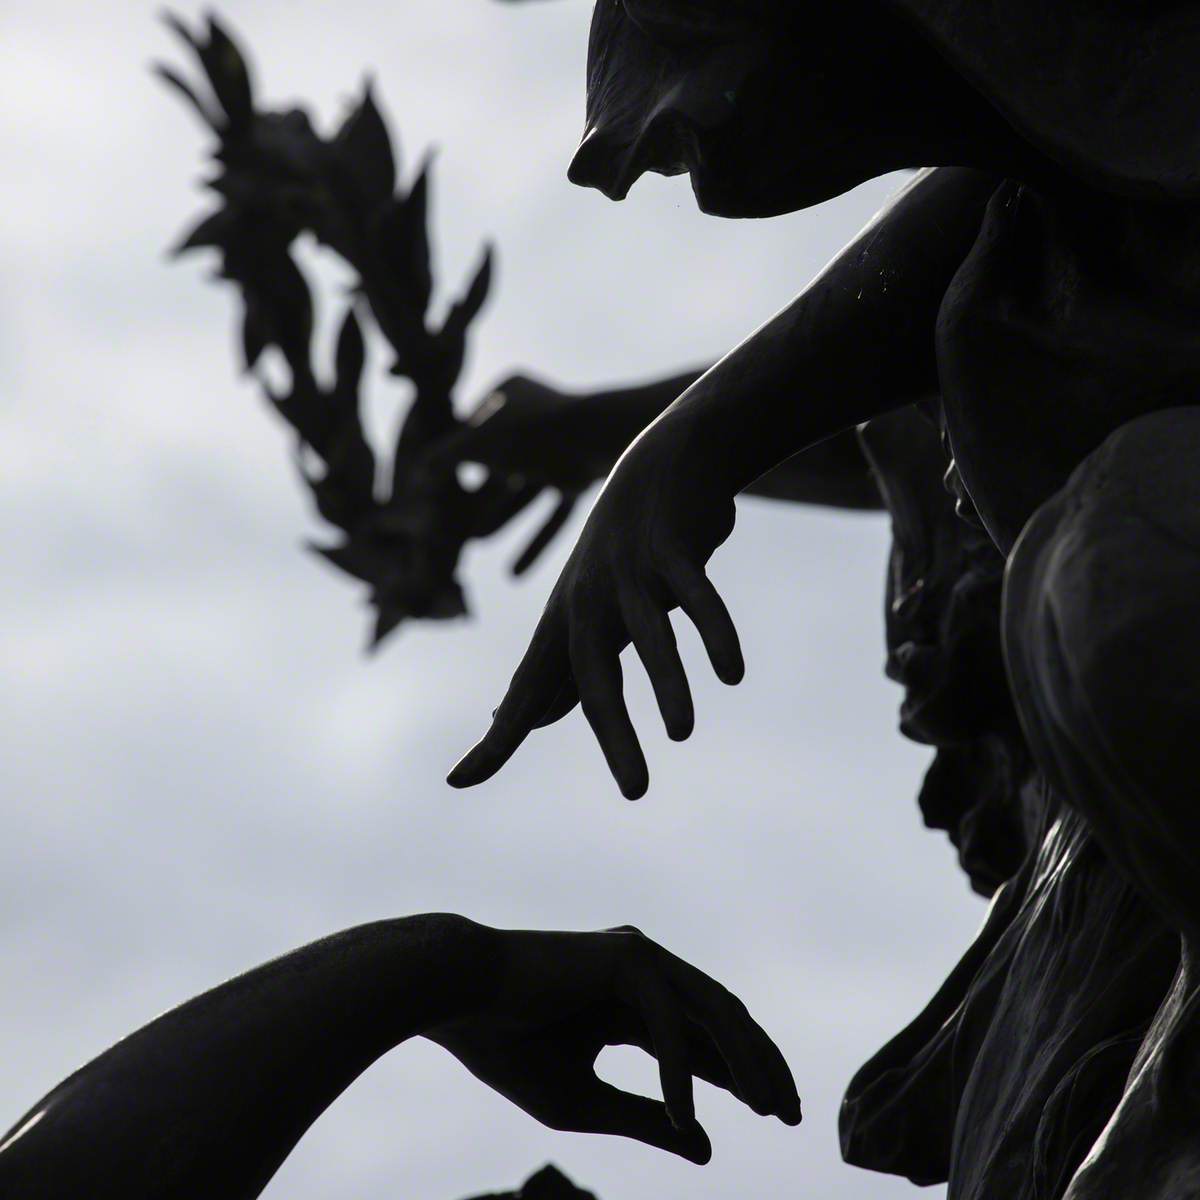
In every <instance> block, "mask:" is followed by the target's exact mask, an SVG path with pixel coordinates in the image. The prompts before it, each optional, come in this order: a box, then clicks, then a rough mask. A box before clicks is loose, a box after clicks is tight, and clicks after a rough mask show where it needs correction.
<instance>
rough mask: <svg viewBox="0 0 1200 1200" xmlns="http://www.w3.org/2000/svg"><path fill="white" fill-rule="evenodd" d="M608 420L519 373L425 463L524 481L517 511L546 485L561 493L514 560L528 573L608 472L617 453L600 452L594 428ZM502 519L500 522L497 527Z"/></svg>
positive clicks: (435, 448)
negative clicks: (468, 466)
mask: <svg viewBox="0 0 1200 1200" xmlns="http://www.w3.org/2000/svg"><path fill="white" fill-rule="evenodd" d="M609 423H610V422H609V421H608V419H607V416H606V414H605V413H604V411H603V409H602V408H598V407H596V406H594V405H590V404H588V403H587V402H586V401H585V400H583V399H580V398H574V397H570V396H567V395H564V394H563V393H562V392H559V391H557V390H556V389H555V388H552V387H550V386H548V385H547V384H544V383H539V382H538V381H537V380H534V379H530V378H528V377H527V376H524V375H513V376H512V377H511V378H509V379H506V380H505V381H504V382H503V383H501V384H500V385H499V386H498V387H496V388H495V389H493V390H492V391H491V392H490V393H489V394H488V395H487V396H486V397H485V398H484V400H483V401H482V402H481V403H480V404H479V406H478V407H477V408H476V409H475V411H474V412H473V413H471V414H470V415H469V416H468V417H467V419H466V421H465V422H464V424H462V425H461V426H459V427H458V428H457V429H456V430H455V431H454V432H453V433H452V434H450V435H449V436H448V437H445V438H443V439H442V440H441V441H439V442H437V443H436V444H435V445H434V446H433V447H431V449H430V451H429V453H428V455H427V456H426V459H425V463H424V466H425V467H426V469H427V470H432V471H435V472H436V471H438V470H440V469H449V468H453V467H456V466H458V465H459V464H460V463H476V464H478V465H480V466H483V467H486V468H487V469H488V471H489V473H490V476H491V479H492V480H493V481H495V480H496V479H508V480H510V481H519V482H520V487H521V491H522V493H523V502H522V504H521V506H520V508H516V507H515V506H514V509H513V511H512V513H511V515H516V513H517V512H519V511H521V510H522V509H523V508H524V507H525V506H526V505H527V504H528V503H529V502H530V501H531V500H532V499H533V498H536V496H537V495H539V494H540V493H541V492H542V491H544V490H546V489H550V490H553V491H556V492H557V493H558V502H557V503H556V505H555V506H554V508H553V510H552V511H551V513H550V515H549V517H548V518H547V519H546V520H545V521H544V522H543V523H542V525H541V527H540V528H539V529H538V531H537V533H535V534H534V536H533V538H532V539H531V540H530V542H529V543H528V544H527V545H526V547H525V549H524V550H523V551H522V552H521V553H520V554H519V555H518V556H517V559H516V560H515V562H514V563H513V574H515V575H523V574H524V573H525V572H526V571H528V570H529V568H530V567H532V566H533V564H534V563H535V562H536V561H537V560H538V559H539V558H540V557H541V555H542V553H543V552H544V551H545V549H546V547H547V546H549V545H550V543H551V542H552V541H553V540H554V538H555V537H556V536H557V535H558V534H559V533H560V532H561V531H562V529H563V527H564V526H565V525H566V524H567V522H568V521H569V520H570V518H571V515H572V513H573V512H574V511H575V506H576V505H577V504H578V503H579V495H580V493H581V492H583V491H584V490H586V489H587V488H588V487H590V486H591V485H592V484H593V483H595V482H596V481H598V480H600V479H603V478H604V476H605V475H606V474H607V472H608V469H609V467H610V466H611V463H612V459H613V458H614V457H615V453H614V454H612V455H611V456H609V457H607V459H606V457H605V455H604V454H603V453H601V452H600V451H599V445H600V439H599V438H598V437H597V429H596V428H594V427H595V426H600V427H604V426H606V425H607V424H609ZM635 432H636V431H635ZM630 436H632V434H630ZM508 516H509V514H505V517H506V519H507V518H508ZM503 523H504V520H500V521H497V522H495V527H496V528H499V526H500V525H502V524H503ZM485 532H486V533H491V532H494V529H492V528H488V529H487V530H486V531H485Z"/></svg>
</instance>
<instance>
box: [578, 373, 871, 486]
mask: <svg viewBox="0 0 1200 1200" xmlns="http://www.w3.org/2000/svg"><path fill="white" fill-rule="evenodd" d="M704 373H705V371H704V369H698V370H691V371H685V372H683V373H681V374H678V375H672V376H670V377H669V378H667V379H661V380H655V381H654V382H652V383H647V384H640V385H638V386H635V387H625V388H611V389H606V390H604V391H599V392H591V393H588V394H587V395H583V396H580V397H578V399H577V400H576V401H575V403H578V404H584V405H587V406H588V408H589V410H590V411H591V414H592V416H591V419H590V420H589V422H588V429H589V440H590V441H591V442H592V444H593V446H594V448H595V464H596V469H595V479H596V480H597V481H598V480H601V479H603V478H604V476H606V475H607V474H608V472H609V471H610V470H612V467H613V464H614V463H615V462H616V461H617V459H618V458H620V457H621V454H622V453H623V452H624V450H625V448H626V447H627V446H628V445H629V443H630V442H632V441H633V439H634V438H635V437H637V435H638V434H639V433H641V431H642V430H643V429H645V428H646V426H647V425H649V424H650V423H651V422H652V421H654V420H656V419H657V418H658V417H659V416H660V415H661V414H662V413H663V411H664V410H665V409H666V408H667V407H668V406H669V405H670V404H672V403H673V402H674V401H675V400H677V399H678V398H679V397H680V396H681V395H682V394H683V393H684V392H685V391H687V389H688V388H689V387H691V386H692V384H693V383H695V382H696V380H698V379H699V378H700V377H701V376H702V375H703V374H704ZM746 491H747V492H748V493H750V494H751V495H754V496H765V497H767V498H769V499H772V500H786V501H790V502H792V503H796V504H820V505H826V506H829V507H831V508H855V509H879V508H882V507H883V501H882V500H881V498H880V495H879V488H878V487H877V486H876V484H875V479H874V476H873V475H872V474H871V469H870V467H869V466H868V465H867V460H866V458H865V457H864V456H863V453H862V449H861V447H860V446H859V442H858V434H857V433H856V431H855V430H847V431H845V432H843V433H840V434H837V435H835V436H834V437H832V438H828V439H827V440H825V441H823V442H820V443H818V444H817V445H816V446H812V447H810V448H809V449H807V450H805V451H803V452H802V453H800V454H795V455H793V456H792V457H791V458H789V459H787V460H785V461H784V462H782V463H780V464H779V466H777V467H775V468H773V469H772V470H770V471H768V472H767V473H766V474H765V475H763V476H762V477H761V478H759V479H756V480H755V481H754V482H753V483H752V484H751V485H750V486H749V487H748V488H747V489H746Z"/></svg>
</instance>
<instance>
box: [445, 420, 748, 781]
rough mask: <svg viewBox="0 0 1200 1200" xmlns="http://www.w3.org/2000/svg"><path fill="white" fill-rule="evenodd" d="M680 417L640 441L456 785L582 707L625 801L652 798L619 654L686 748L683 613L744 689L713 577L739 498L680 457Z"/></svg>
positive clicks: (592, 520)
mask: <svg viewBox="0 0 1200 1200" xmlns="http://www.w3.org/2000/svg"><path fill="white" fill-rule="evenodd" d="M671 415H672V414H670V413H668V414H667V415H666V416H665V417H664V418H663V419H662V420H660V421H659V422H657V423H656V424H655V425H652V426H651V427H650V428H649V429H648V430H647V431H646V432H645V433H644V434H643V435H642V436H641V437H640V438H639V439H638V440H637V441H635V442H634V443H633V445H632V446H631V447H630V448H629V450H627V451H626V453H625V455H624V457H623V458H622V459H621V461H620V462H619V463H618V464H617V466H616V468H615V470H614V471H613V473H612V475H611V476H610V477H609V480H608V483H607V484H605V487H604V490H603V491H602V492H601V493H600V496H599V498H598V499H597V501H596V505H595V507H594V508H593V509H592V513H591V515H590V516H589V517H588V520H587V524H586V525H585V526H584V528H583V532H582V533H581V534H580V537H579V541H578V543H577V544H576V546H575V549H574V551H573V552H572V554H571V557H570V558H569V559H568V561H567V564H566V566H565V567H564V568H563V571H562V574H561V575H560V576H559V579H558V583H557V584H556V585H555V587H554V590H553V592H552V593H551V595H550V599H549V601H548V602H547V604H546V608H545V611H544V612H543V614H542V618H541V620H540V621H539V622H538V626H537V629H536V630H535V632H534V635H533V640H532V642H531V643H530V645H529V649H528V650H527V651H526V653H525V657H524V658H523V659H522V660H521V664H520V666H519V667H518V668H517V671H516V674H515V675H514V676H513V678H512V682H511V683H510V685H509V689H508V693H507V694H506V695H505V697H504V699H503V701H502V702H501V704H500V707H499V708H498V709H497V710H496V712H495V714H494V717H493V720H492V725H491V728H490V729H489V730H488V732H487V734H486V735H485V736H484V738H483V740H482V741H480V742H479V744H478V745H476V746H475V748H474V749H473V750H471V751H470V752H469V753H468V754H467V755H466V756H465V757H464V758H463V759H462V761H461V762H459V764H458V765H457V766H456V767H455V768H454V770H453V771H451V773H450V776H449V780H448V781H449V783H450V784H451V785H452V786H454V787H470V786H472V785H474V784H477V783H482V782H483V781H484V780H485V779H488V778H490V777H491V776H492V775H494V774H495V773H496V772H497V771H498V770H499V769H500V768H501V767H502V766H503V765H504V764H505V763H506V762H507V761H508V759H509V758H510V757H512V755H513V753H514V752H515V751H516V749H517V747H518V746H520V745H521V743H522V742H523V741H524V740H525V738H526V737H527V736H528V735H529V733H530V732H531V731H532V730H533V729H535V728H538V727H540V726H542V725H548V724H551V723H552V722H554V721H557V720H559V719H560V718H561V717H563V716H565V715H566V714H567V713H568V712H570V710H571V709H572V708H574V707H575V705H576V704H577V703H582V706H583V711H584V715H585V716H586V717H587V720H588V723H589V724H590V725H591V727H592V731H593V732H594V733H595V735H596V740H597V741H598V742H599V743H600V747H601V749H602V750H603V751H604V755H605V758H606V759H607V760H608V765H609V769H610V770H611V771H612V773H613V776H614V777H615V778H616V780H617V783H618V785H619V786H620V788H621V791H622V792H623V793H624V794H625V796H627V797H628V798H629V799H637V798H638V797H640V796H642V795H643V794H644V793H645V791H646V788H647V787H648V786H649V773H648V770H647V767H646V760H645V756H644V755H643V754H642V748H641V745H640V744H639V742H638V738H637V733H636V732H635V730H634V728H633V724H632V722H631V721H630V719H629V713H628V711H627V710H626V707H625V699H624V695H623V692H622V681H621V663H620V654H621V651H622V650H623V649H624V648H625V647H626V646H627V645H629V644H630V642H632V643H633V645H634V646H635V648H636V649H637V653H638V656H639V657H640V658H641V660H642V663H643V665H644V666H645V668H646V671H647V674H648V675H649V676H650V681H651V683H652V684H653V686H654V692H655V696H656V697H657V700H658V705H659V709H660V711H661V712H662V716H663V721H664V723H665V725H666V728H667V733H668V735H669V736H670V737H671V738H673V739H675V740H676V741H682V740H684V739H685V738H687V737H688V736H689V735H690V734H691V731H692V727H693V724H694V713H693V708H692V697H691V691H690V689H689V687H688V681H687V676H686V674H685V673H684V669H683V663H682V662H681V661H680V658H679V651H678V649H677V648H676V645H675V635H674V633H673V631H672V629H671V622H670V620H669V616H668V614H669V613H670V612H671V610H672V609H674V608H682V609H683V610H684V612H685V613H687V615H688V617H689V618H690V619H691V621H692V622H693V624H695V626H696V628H697V629H698V630H699V632H700V636H701V637H702V639H703V641H704V645H705V648H706V649H707V650H708V655H709V658H710V659H711V660H712V664H713V669H714V670H715V671H716V673H717V676H718V678H720V679H721V680H723V681H724V682H725V683H729V684H735V683H738V682H739V681H740V680H741V678H742V675H743V672H744V665H743V662H742V652H741V647H740V645H739V643H738V636H737V630H736V629H735V628H734V625H733V621H732V620H731V618H730V616H729V613H728V611H727V610H726V608H725V605H724V602H723V601H722V600H721V597H720V596H719V595H718V593H717V590H716V588H714V587H713V585H712V584H711V583H710V582H709V580H708V577H707V576H706V575H705V573H704V566H705V564H706V563H707V562H708V559H709V558H710V557H711V555H712V553H713V551H714V550H715V549H716V548H717V547H718V546H719V545H720V544H721V543H722V542H723V541H724V540H725V539H726V538H727V537H728V536H729V534H730V533H731V532H732V530H733V522H734V506H733V497H732V495H730V494H727V493H726V492H725V490H724V489H723V488H722V487H721V486H719V485H718V484H716V483H715V482H714V481H713V480H711V479H707V478H703V477H697V475H696V473H695V472H694V471H693V470H691V469H690V468H689V467H688V465H687V464H686V462H685V455H683V454H681V452H680V451H681V449H682V448H683V443H684V442H685V441H686V436H687V434H686V427H684V428H683V429H682V430H681V428H680V424H679V423H676V422H672V421H671Z"/></svg>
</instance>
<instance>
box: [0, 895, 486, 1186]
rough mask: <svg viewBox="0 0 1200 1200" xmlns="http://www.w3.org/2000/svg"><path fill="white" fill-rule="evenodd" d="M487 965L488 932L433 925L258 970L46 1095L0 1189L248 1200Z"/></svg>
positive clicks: (334, 943)
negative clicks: (358, 1083) (367, 1075)
mask: <svg viewBox="0 0 1200 1200" xmlns="http://www.w3.org/2000/svg"><path fill="white" fill-rule="evenodd" d="M498 964H499V949H498V944H497V941H496V935H495V934H494V932H493V931H491V930H487V929H485V928H483V927H482V926H478V925H474V924H473V923H472V922H469V921H465V920H464V919H463V918H460V917H446V916H422V917H410V918H405V919H402V920H396V921H385V922H379V923H377V924H373V925H365V926H361V927H359V928H357V929H351V930H348V931H346V932H344V933H341V934H337V935H335V936H334V937H330V938H326V939H324V940H322V941H319V942H315V943H313V944H312V945H310V946H306V947H303V948H302V949H300V950H297V951H294V952H293V953H291V954H288V955H285V956H284V957H282V958H279V959H276V960H275V961H273V962H270V963H267V964H266V965H264V966H261V967H259V968H257V969H256V970H253V971H250V972H249V973H247V974H245V975H242V976H240V977H238V978H237V979H234V980H231V981H230V982H229V983H226V984H224V985H222V986H221V987H218V988H215V989H213V990H212V991H210V992H206V993H205V994H204V995H202V996H198V997H196V998H195V999H194V1000H191V1001H189V1002H188V1003H186V1004H184V1005H182V1006H181V1007H179V1008H177V1009H174V1010H173V1011H172V1012H169V1013H167V1014H166V1015H164V1016H162V1017H160V1018H158V1020H156V1021H154V1022H152V1023H151V1024H150V1025H147V1026H146V1027H145V1028H143V1029H141V1030H139V1031H138V1032H137V1033H135V1034H132V1035H131V1036H130V1037H128V1038H126V1039H125V1040H124V1041H122V1042H119V1043H117V1045H116V1046H114V1047H113V1048H112V1049H110V1050H109V1051H107V1052H106V1053H105V1054H103V1055H101V1056H100V1057H99V1058H97V1059H95V1060H94V1061H93V1062H91V1063H89V1064H88V1065H87V1066H85V1067H83V1068H82V1069H81V1070H80V1071H78V1072H76V1074H75V1075H73V1076H71V1077H70V1078H69V1079H67V1080H66V1081H65V1082H64V1083H63V1084H61V1085H60V1086H59V1087H58V1088H56V1089H55V1090H54V1091H53V1092H51V1093H50V1095H49V1096H47V1097H46V1098H45V1099H44V1100H43V1101H42V1102H41V1103H40V1104H39V1105H38V1106H37V1107H36V1108H35V1109H34V1110H33V1111H32V1112H31V1113H30V1114H29V1117H27V1118H26V1120H25V1121H24V1122H22V1123H19V1124H18V1126H17V1129H18V1130H19V1129H20V1128H21V1125H22V1124H24V1125H26V1126H27V1132H25V1133H24V1134H22V1135H20V1136H15V1137H14V1136H11V1135H10V1138H9V1140H8V1143H7V1144H6V1145H5V1147H4V1148H3V1149H0V1192H4V1194H9V1193H8V1191H7V1190H6V1188H7V1187H11V1188H12V1189H13V1190H12V1194H14V1195H18V1194H19V1195H29V1196H31V1197H32V1196H41V1195H46V1196H59V1195H63V1196H66V1195H85V1194H86V1195H88V1196H91V1197H94V1198H107V1197H110V1196H111V1197H113V1198H114V1200H115V1198H116V1197H118V1196H120V1197H129V1196H139V1197H151V1196H160V1195H161V1196H163V1197H166V1196H170V1197H172V1200H185V1198H190V1197H196V1198H197V1200H199V1197H201V1196H204V1197H211V1196H216V1195H219V1196H221V1197H222V1198H223V1200H236V1198H240V1197H252V1196H256V1195H257V1194H258V1192H259V1191H260V1190H261V1188H262V1187H263V1186H265V1184H266V1182H267V1180H268V1179H270V1177H271V1175H272V1174H274V1172H275V1171H276V1170H277V1169H278V1167H279V1165H280V1164H281V1163H282V1162H283V1160H284V1158H286V1156H287V1155H288V1153H289V1152H290V1151H291V1149H292V1147H293V1146H294V1145H295V1143H296V1141H298V1140H299V1138H300V1136H301V1135H302V1134H303V1133H304V1131H305V1130H306V1129H307V1128H308V1127H309V1125H311V1124H312V1122H313V1121H315V1120H316V1118H317V1117H318V1116H319V1115H320V1114H321V1113H322V1112H323V1111H324V1110H325V1108H326V1107H327V1106H328V1105H329V1104H330V1103H332V1101H333V1100H334V1099H336V1097H337V1096H338V1095H339V1094H340V1093H341V1092H342V1091H343V1090H344V1089H345V1088H346V1087H347V1086H348V1085H349V1084H350V1083H351V1082H352V1081H353V1080H354V1079H355V1078H357V1076H358V1075H359V1074H360V1073H361V1072H362V1071H363V1070H365V1069H366V1068H367V1067H368V1066H370V1064H371V1063H372V1062H374V1061H375V1060H376V1059H377V1058H379V1057H380V1056H381V1055H382V1054H384V1053H386V1052H387V1051H388V1050H390V1049H391V1048H392V1047H394V1046H396V1045H398V1044H399V1043H400V1042H402V1041H404V1040H405V1039H407V1038H409V1037H413V1036H415V1035H417V1034H420V1033H422V1032H424V1031H425V1030H427V1029H429V1028H431V1027H433V1026H434V1025H436V1024H438V1023H440V1022H442V1021H445V1020H447V1019H451V1018H453V1017H455V1016H457V1015H460V1014H462V1013H464V1012H466V1011H468V1010H469V1009H470V1008H471V1007H472V1006H473V1005H475V1004H477V1003H480V1002H481V1001H482V1000H484V999H485V998H486V996H487V994H488V993H489V991H490V990H491V989H493V988H494V987H495V986H496V982H497V978H498V973H499V965H498ZM39 1114H40V1115H39ZM33 1118H36V1120H35V1121H33V1123H30V1121H31V1120H32V1119H33ZM22 1184H27V1185H28V1186H29V1188H30V1190H29V1191H28V1192H26V1191H22V1190H21V1188H20V1186H19V1185H22Z"/></svg>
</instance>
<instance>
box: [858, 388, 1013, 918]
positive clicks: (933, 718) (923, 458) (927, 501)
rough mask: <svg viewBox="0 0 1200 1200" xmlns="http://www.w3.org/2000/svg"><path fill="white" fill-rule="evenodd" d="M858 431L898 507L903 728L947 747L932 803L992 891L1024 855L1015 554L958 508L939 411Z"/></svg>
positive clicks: (929, 779)
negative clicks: (1012, 677) (1006, 642)
mask: <svg viewBox="0 0 1200 1200" xmlns="http://www.w3.org/2000/svg"><path fill="white" fill-rule="evenodd" d="M859 437H860V440H861V442H862V446H863V450H864V452H865V453H866V456H867V458H868V460H869V461H870V463H871V470H872V472H873V473H874V475H875V477H876V480H877V481H878V483H879V486H880V490H881V491H882V492H883V495H884V499H885V501H886V503H887V507H888V510H889V511H890V513H891V516H892V551H891V557H890V560H889V562H888V580H887V650H888V656H887V673H888V675H889V677H890V678H892V679H894V680H895V681H896V682H897V683H899V684H901V685H902V686H903V687H904V700H903V703H902V704H901V706H900V728H901V731H902V732H903V733H904V734H905V735H906V736H907V737H909V738H912V739H913V740H914V741H918V742H925V743H928V744H930V745H934V746H936V747H937V756H936V758H935V759H934V762H933V764H932V766H931V767H930V769H929V771H928V773H927V774H926V776H925V780H924V783H923V784H922V787H921V795H920V805H921V812H922V815H923V816H924V818H925V823H926V824H927V825H928V826H930V827H931V828H933V829H944V830H946V831H947V832H948V833H949V835H950V840H951V841H952V842H953V844H954V846H955V847H956V849H957V850H958V856H959V861H960V863H961V864H962V867H963V870H964V871H966V873H967V875H968V876H969V878H970V880H971V884H972V886H973V887H974V888H975V890H976V891H978V892H979V893H981V894H982V895H985V896H986V895H991V894H992V892H993V891H995V889H996V887H997V886H999V884H1001V883H1002V882H1003V881H1004V880H1006V879H1008V878H1009V877H1010V876H1011V875H1012V874H1013V872H1014V871H1015V870H1016V869H1017V868H1018V867H1019V866H1020V864H1021V861H1022V859H1023V857H1024V855H1025V851H1026V847H1027V838H1028V832H1027V829H1026V822H1025V805H1024V802H1023V799H1022V797H1023V792H1024V788H1025V785H1026V782H1027V780H1028V779H1029V772H1030V765H1031V760H1030V758H1029V754H1028V752H1027V750H1026V748H1025V743H1024V739H1023V738H1022V736H1021V733H1020V728H1019V726H1018V723H1017V717H1016V713H1015V711H1014V709H1013V705H1012V701H1011V699H1010V693H1009V689H1008V683H1007V677H1006V674H1005V669H1004V661H1003V656H1002V650H1001V632H1000V630H1001V626H1000V600H1001V589H1002V586H1003V579H1004V559H1003V558H1002V557H1001V555H1000V553H999V551H998V550H997V549H996V548H995V546H994V545H993V544H992V541H991V539H990V538H989V537H988V536H987V534H985V533H984V532H983V530H982V528H980V527H977V526H975V525H972V524H968V522H967V521H965V520H963V518H962V517H961V516H959V515H958V514H957V513H956V511H955V508H956V505H955V498H954V496H953V495H951V494H950V492H949V491H948V490H947V488H946V487H945V486H943V482H942V474H943V471H944V469H945V464H946V455H945V453H944V452H943V451H942V448H941V443H940V435H939V432H938V430H937V428H936V427H935V425H934V424H933V422H932V421H931V420H928V419H926V418H925V417H924V416H923V415H921V413H919V412H918V411H917V410H916V409H915V408H908V409H902V410H900V411H899V412H895V413H892V414H890V415H888V416H885V417H879V418H876V419H875V420H873V421H871V422H870V423H869V424H867V425H864V426H863V427H862V429H861V430H860V431H859Z"/></svg>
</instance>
